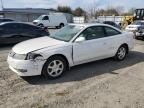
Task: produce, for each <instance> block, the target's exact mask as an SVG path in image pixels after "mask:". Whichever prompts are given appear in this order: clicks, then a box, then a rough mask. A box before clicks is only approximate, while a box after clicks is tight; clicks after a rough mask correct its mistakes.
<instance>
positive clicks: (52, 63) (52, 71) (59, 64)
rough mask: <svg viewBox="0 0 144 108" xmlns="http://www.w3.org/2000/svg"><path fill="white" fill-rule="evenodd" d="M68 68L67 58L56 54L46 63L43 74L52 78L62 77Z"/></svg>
mask: <svg viewBox="0 0 144 108" xmlns="http://www.w3.org/2000/svg"><path fill="white" fill-rule="evenodd" d="M66 69H67V63H66V60H65V59H64V58H63V57H61V56H54V57H51V58H49V59H48V60H47V62H46V63H45V65H44V67H43V70H42V74H43V75H44V76H45V77H47V78H50V79H55V78H58V77H60V76H61V75H62V74H63V73H64V72H65V71H66Z"/></svg>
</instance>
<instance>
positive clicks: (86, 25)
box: [69, 23, 107, 27]
mask: <svg viewBox="0 0 144 108" xmlns="http://www.w3.org/2000/svg"><path fill="white" fill-rule="evenodd" d="M69 25H76V26H84V27H90V26H107V24H101V23H84V24H77V23H76V24H75V23H71V24H69Z"/></svg>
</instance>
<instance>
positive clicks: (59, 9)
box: [57, 6, 72, 14]
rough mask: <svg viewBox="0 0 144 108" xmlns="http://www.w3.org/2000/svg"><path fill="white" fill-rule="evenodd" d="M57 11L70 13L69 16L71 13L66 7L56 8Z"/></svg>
mask: <svg viewBox="0 0 144 108" xmlns="http://www.w3.org/2000/svg"><path fill="white" fill-rule="evenodd" d="M57 10H58V11H59V12H64V13H70V14H71V13H72V9H71V8H70V7H68V6H58V7H57Z"/></svg>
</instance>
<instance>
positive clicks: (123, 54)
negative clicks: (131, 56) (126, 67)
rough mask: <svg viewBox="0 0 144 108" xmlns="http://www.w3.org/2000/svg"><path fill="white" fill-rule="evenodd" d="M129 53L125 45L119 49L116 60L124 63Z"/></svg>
mask: <svg viewBox="0 0 144 108" xmlns="http://www.w3.org/2000/svg"><path fill="white" fill-rule="evenodd" d="M127 53H128V48H127V47H126V46H125V45H122V46H120V47H119V49H118V51H117V53H116V55H115V57H114V58H115V60H117V61H122V60H124V59H125V57H126V55H127Z"/></svg>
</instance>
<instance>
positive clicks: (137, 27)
mask: <svg viewBox="0 0 144 108" xmlns="http://www.w3.org/2000/svg"><path fill="white" fill-rule="evenodd" d="M126 31H132V32H134V33H135V36H136V37H143V38H144V21H135V22H134V23H133V24H130V25H128V26H127V27H126Z"/></svg>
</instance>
